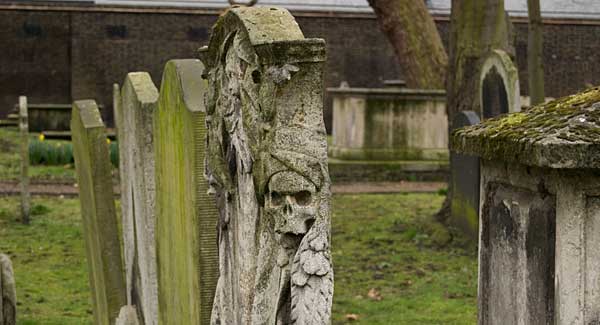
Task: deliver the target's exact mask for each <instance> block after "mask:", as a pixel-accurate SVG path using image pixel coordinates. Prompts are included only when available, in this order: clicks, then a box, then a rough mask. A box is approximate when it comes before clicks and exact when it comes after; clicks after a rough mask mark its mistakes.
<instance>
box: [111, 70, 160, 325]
mask: <svg viewBox="0 0 600 325" xmlns="http://www.w3.org/2000/svg"><path fill="white" fill-rule="evenodd" d="M119 99H120V102H118V103H117V105H116V107H117V109H116V115H115V118H116V121H117V129H118V135H119V157H120V159H119V165H120V166H119V170H120V176H121V209H122V216H123V217H122V223H123V252H124V258H125V272H126V282H127V303H128V304H129V305H136V306H137V310H138V312H139V314H140V315H141V316H142V317H141V318H143V320H144V323H145V324H146V325H151V324H157V318H158V297H157V291H158V289H157V280H156V245H155V239H154V226H155V217H154V202H155V188H154V177H155V175H154V147H153V138H154V137H153V124H152V123H153V115H154V110H155V109H156V106H157V102H158V90H157V89H156V86H154V83H153V82H152V79H151V78H150V75H149V74H148V73H147V72H131V73H129V74H127V77H126V78H125V81H124V82H123V89H122V90H121V91H120V98H118V99H117V100H119Z"/></svg>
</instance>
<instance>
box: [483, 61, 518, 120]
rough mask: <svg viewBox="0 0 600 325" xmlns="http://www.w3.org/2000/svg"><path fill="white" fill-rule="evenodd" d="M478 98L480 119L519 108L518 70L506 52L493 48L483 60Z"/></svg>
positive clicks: (516, 110) (515, 110)
mask: <svg viewBox="0 0 600 325" xmlns="http://www.w3.org/2000/svg"><path fill="white" fill-rule="evenodd" d="M479 98H480V109H481V111H480V112H478V113H479V117H480V118H481V119H487V118H491V117H494V116H498V115H500V114H506V113H513V112H519V111H520V110H521V92H520V90H519V71H518V69H517V67H516V65H515V64H514V63H513V61H512V59H511V58H510V56H509V55H508V53H506V52H504V51H502V50H494V51H491V52H490V54H489V55H488V56H487V57H486V58H485V59H484V60H483V65H482V67H481V75H480V80H479Z"/></svg>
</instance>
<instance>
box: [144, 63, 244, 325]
mask: <svg viewBox="0 0 600 325" xmlns="http://www.w3.org/2000/svg"><path fill="white" fill-rule="evenodd" d="M203 71H204V67H203V65H202V63H201V62H200V61H199V60H172V61H169V62H167V65H166V66H165V70H164V72H163V79H162V83H161V89H160V99H159V104H158V109H157V110H156V112H155V115H154V121H155V129H154V137H155V138H154V148H155V155H156V156H155V157H156V188H157V192H156V245H157V266H158V296H159V323H161V324H208V323H209V321H210V314H211V309H212V303H213V299H214V294H215V286H216V283H217V277H218V265H217V261H218V257H217V255H218V252H217V232H216V228H217V216H218V214H217V211H216V206H215V202H214V200H213V198H212V197H211V196H210V195H209V194H208V193H207V191H208V183H207V181H206V180H205V179H204V170H205V166H204V164H205V162H204V159H205V157H204V156H205V154H206V121H205V117H206V115H205V106H204V92H205V91H206V81H205V80H203V79H202V74H203ZM231 324H234V323H231Z"/></svg>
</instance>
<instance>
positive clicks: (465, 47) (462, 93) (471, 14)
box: [437, 0, 515, 222]
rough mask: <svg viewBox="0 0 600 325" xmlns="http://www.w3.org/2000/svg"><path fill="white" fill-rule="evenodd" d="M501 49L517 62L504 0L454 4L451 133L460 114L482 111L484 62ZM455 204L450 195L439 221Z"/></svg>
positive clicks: (460, 0) (468, 0) (458, 0)
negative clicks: (488, 55)
mask: <svg viewBox="0 0 600 325" xmlns="http://www.w3.org/2000/svg"><path fill="white" fill-rule="evenodd" d="M497 49H500V50H503V51H505V52H507V53H508V54H509V55H510V56H511V57H513V58H514V53H515V50H514V47H513V39H512V24H511V22H510V20H509V17H508V15H507V14H506V11H505V10H504V0H452V11H451V14H450V44H449V49H448V50H449V66H448V79H447V82H446V100H447V103H446V105H447V112H448V129H449V131H450V130H452V129H453V127H452V121H453V120H454V117H455V116H456V114H457V113H458V112H461V111H468V110H470V111H475V112H480V111H481V103H480V99H479V91H478V90H479V81H480V79H479V78H480V74H481V68H482V65H483V60H484V59H485V57H486V55H487V54H488V53H490V52H491V51H493V50H497ZM450 170H452V168H450ZM450 179H452V178H450ZM451 202H452V192H451V191H449V192H448V195H447V196H446V200H445V201H444V204H443V206H442V208H441V210H440V211H439V212H438V214H437V219H438V220H439V221H441V222H446V221H447V220H448V217H449V216H450V203H451Z"/></svg>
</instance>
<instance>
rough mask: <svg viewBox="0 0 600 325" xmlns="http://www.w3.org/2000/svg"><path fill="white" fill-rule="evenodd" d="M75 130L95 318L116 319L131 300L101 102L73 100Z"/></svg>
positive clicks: (101, 321)
mask: <svg viewBox="0 0 600 325" xmlns="http://www.w3.org/2000/svg"><path fill="white" fill-rule="evenodd" d="M71 133H72V139H73V140H72V141H73V154H74V157H75V167H76V169H77V183H78V184H79V200H80V203H81V215H82V221H83V222H82V223H83V234H84V238H85V246H86V256H87V261H88V270H89V277H90V288H91V289H92V301H93V309H94V318H95V322H94V323H95V324H112V323H114V320H115V319H116V317H117V315H118V314H119V309H120V307H121V306H122V305H124V304H125V283H124V282H125V281H124V278H123V266H122V260H121V245H120V243H119V233H118V226H117V216H116V212H115V202H114V199H113V195H114V194H113V187H112V174H111V165H110V159H109V155H108V145H107V143H106V131H105V127H104V123H103V122H102V119H101V117H100V111H99V110H98V106H97V105H96V102H95V101H93V100H80V101H75V102H74V103H73V112H72V114H71Z"/></svg>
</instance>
